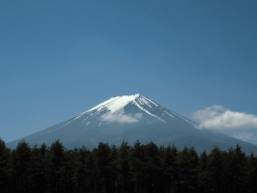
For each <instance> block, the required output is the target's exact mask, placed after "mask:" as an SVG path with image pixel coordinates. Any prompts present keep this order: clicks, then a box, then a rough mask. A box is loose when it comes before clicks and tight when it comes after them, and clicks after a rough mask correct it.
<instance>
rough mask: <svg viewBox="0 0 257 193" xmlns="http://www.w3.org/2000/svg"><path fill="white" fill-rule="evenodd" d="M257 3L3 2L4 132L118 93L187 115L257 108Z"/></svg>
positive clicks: (46, 121) (61, 116) (18, 131)
mask: <svg viewBox="0 0 257 193" xmlns="http://www.w3.org/2000/svg"><path fill="white" fill-rule="evenodd" d="M256 8H257V3H256V1H254V0H245V1H242V0H241V1H238V0H228V1H224V0H216V1H206V0H201V1H199V0H196V1H192V0H177V1H171V0H167V1H164V0H155V1H152V0H130V1H118V0H117V1H84V0H83V1H82V0H81V1H78V0H74V1H67V0H48V1H47V0H45V1H34V0H23V1H18V0H16V1H15V0H14V1H8V0H3V1H1V2H0V26H1V30H0V89H1V92H0V136H1V137H2V138H3V139H5V140H7V141H8V140H12V139H16V138H18V137H21V136H24V135H27V134H30V133H32V132H34V131H38V130H40V129H43V128H45V127H47V126H50V125H52V124H54V123H57V122H59V121H62V120H65V119H67V118H70V117H71V116H73V115H75V114H77V113H79V112H81V111H84V110H85V109H87V108H89V107H92V106H94V105H96V104H97V103H99V102H101V101H102V100H105V99H107V98H109V97H111V96H114V95H122V94H130V93H142V94H144V95H146V96H148V97H150V98H153V99H155V100H156V101H158V102H159V103H161V104H163V105H164V106H166V107H168V108H170V109H172V110H175V111H177V112H179V113H182V114H184V115H190V114H191V113H192V112H194V111H197V110H198V109H201V108H204V107H208V106H212V105H222V106H225V107H227V108H229V109H233V110H235V111H240V112H247V113H250V114H257V108H256V107H257V100H256V97H257V84H256V82H257V54H256V53H257V25H256V23H257V12H256Z"/></svg>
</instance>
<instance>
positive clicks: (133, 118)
mask: <svg viewBox="0 0 257 193" xmlns="http://www.w3.org/2000/svg"><path fill="white" fill-rule="evenodd" d="M141 117H142V114H141V113H137V114H135V115H132V114H125V113H124V111H119V112H115V113H112V112H109V113H105V114H104V115H102V116H101V120H102V121H105V122H111V123H136V122H138V121H139V120H140V119H141Z"/></svg>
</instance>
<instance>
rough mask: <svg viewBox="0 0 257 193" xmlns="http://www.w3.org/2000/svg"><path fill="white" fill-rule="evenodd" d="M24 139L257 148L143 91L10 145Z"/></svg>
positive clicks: (89, 144) (92, 144) (82, 143)
mask: <svg viewBox="0 0 257 193" xmlns="http://www.w3.org/2000/svg"><path fill="white" fill-rule="evenodd" d="M21 140H25V141H26V142H28V143H29V144H30V145H40V144H43V143H45V144H48V145H49V144H51V143H52V142H54V141H56V140H60V141H61V142H62V143H63V144H64V145H65V146H66V147H67V148H74V147H81V146H86V147H89V148H93V147H96V146H97V144H98V143H99V142H104V143H109V144H116V145H118V144H121V143H122V142H123V141H126V142H128V143H129V144H133V143H135V142H136V141H137V140H138V141H140V142H141V143H148V142H154V143H156V144H159V145H168V144H171V145H172V144H174V145H176V146H177V147H178V148H183V147H185V146H188V147H194V148H195V149H196V150H198V151H203V150H210V149H211V148H213V147H214V146H218V147H220V148H221V149H228V148H230V147H232V146H235V145H237V144H238V145H240V146H241V147H242V149H243V150H244V151H246V152H256V151H257V146H255V145H253V144H250V143H246V142H243V141H240V140H238V139H234V138H232V137H229V136H226V135H223V134H219V133H213V132H210V131H206V130H199V129H197V128H196V126H195V124H194V122H192V121H191V120H189V119H187V118H186V117H184V116H182V115H179V114H178V113H175V112H172V111H170V110H169V109H167V108H165V107H162V106H161V105H160V104H158V103H157V102H155V101H153V100H151V99H149V98H147V97H145V96H143V95H140V94H134V95H124V96H116V97H112V98H110V99H108V100H106V101H104V102H102V103H100V104H99V105H97V106H95V107H93V108H91V109H89V110H87V111H85V112H82V113H81V114H79V115H77V116H75V117H73V118H71V119H69V120H66V121H64V122H61V123H59V124H56V125H54V126H52V127H49V128H47V129H44V130H42V131H40V132H36V133H34V134H32V135H29V136H27V137H24V138H23V139H19V140H16V141H13V142H10V143H9V144H8V145H9V146H10V147H15V146H16V145H17V144H18V143H19V142H20V141H21Z"/></svg>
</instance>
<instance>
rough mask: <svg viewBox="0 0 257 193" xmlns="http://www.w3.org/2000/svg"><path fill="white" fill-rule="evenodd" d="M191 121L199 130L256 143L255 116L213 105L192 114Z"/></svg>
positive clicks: (256, 117) (256, 124)
mask: <svg viewBox="0 0 257 193" xmlns="http://www.w3.org/2000/svg"><path fill="white" fill-rule="evenodd" d="M192 119H193V120H194V121H195V122H196V123H197V124H198V127H199V128H200V129H208V130H212V131H219V132H222V133H225V134H228V135H231V136H233V137H236V138H239V139H241V140H244V141H249V142H255V143H257V116H256V115H253V114H249V113H245V112H237V111H232V110H230V109H227V108H225V107H223V106H220V105H215V106H211V107H206V108H203V109H200V110H198V111H196V112H194V113H193V114H192Z"/></svg>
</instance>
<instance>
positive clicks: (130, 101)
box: [74, 93, 165, 122]
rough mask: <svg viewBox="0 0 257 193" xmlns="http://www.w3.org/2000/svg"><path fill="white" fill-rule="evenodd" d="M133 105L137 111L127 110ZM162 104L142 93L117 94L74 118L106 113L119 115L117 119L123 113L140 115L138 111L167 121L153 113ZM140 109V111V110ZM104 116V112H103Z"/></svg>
mask: <svg viewBox="0 0 257 193" xmlns="http://www.w3.org/2000/svg"><path fill="white" fill-rule="evenodd" d="M129 105H130V106H133V107H135V108H136V109H137V112H129V113H128V112H125V108H126V107H128V106H129ZM160 108H161V106H160V105H159V104H157V103H155V102H154V101H152V100H151V99H149V98H147V97H145V96H143V95H141V94H138V93H137V94H133V95H122V96H115V97H112V98H110V99H108V100H106V101H104V102H101V103H100V104H98V105H96V106H95V107H93V108H90V109H89V110H87V111H85V112H83V113H81V114H79V115H78V116H77V117H75V118H74V120H77V119H79V118H81V117H84V116H85V115H88V114H90V115H93V114H97V115H99V113H100V112H101V113H105V114H107V116H112V117H114V116H117V119H118V118H120V117H119V116H120V115H121V114H122V115H124V114H129V115H132V114H136V116H138V113H139V112H140V113H144V114H147V115H148V116H151V117H153V118H155V119H158V120H159V121H162V122H165V120H164V119H162V118H161V117H160V116H158V115H157V114H155V113H153V111H158V110H157V109H160ZM138 111H139V112H138ZM102 116H103V114H102Z"/></svg>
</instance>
